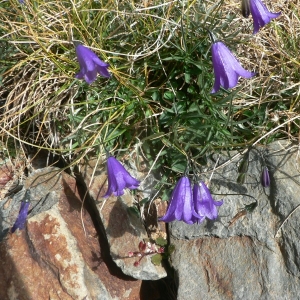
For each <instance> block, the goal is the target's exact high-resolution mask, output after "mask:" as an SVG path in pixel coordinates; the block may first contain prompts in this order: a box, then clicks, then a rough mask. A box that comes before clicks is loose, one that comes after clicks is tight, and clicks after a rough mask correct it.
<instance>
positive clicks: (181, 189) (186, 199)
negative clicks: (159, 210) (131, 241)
mask: <svg viewBox="0 0 300 300" xmlns="http://www.w3.org/2000/svg"><path fill="white" fill-rule="evenodd" d="M201 218H202V217H201V216H199V215H198V214H197V213H196V212H195V209H194V207H193V202H192V188H191V182H190V180H189V178H188V177H186V176H184V177H181V178H180V179H179V181H178V182H177V184H176V186H175V188H174V190H173V192H172V195H171V199H170V202H169V206H168V209H167V212H166V214H165V215H164V216H163V217H162V218H160V219H159V221H164V222H172V221H174V220H178V221H183V222H185V223H187V224H193V223H195V221H196V220H197V219H201Z"/></svg>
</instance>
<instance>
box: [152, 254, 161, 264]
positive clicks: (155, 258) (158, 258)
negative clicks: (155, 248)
mask: <svg viewBox="0 0 300 300" xmlns="http://www.w3.org/2000/svg"><path fill="white" fill-rule="evenodd" d="M161 261H162V256H161V254H159V253H156V254H154V255H153V256H152V257H151V262H152V263H153V264H154V265H155V266H159V265H160V264H161Z"/></svg>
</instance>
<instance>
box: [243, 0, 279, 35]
mask: <svg viewBox="0 0 300 300" xmlns="http://www.w3.org/2000/svg"><path fill="white" fill-rule="evenodd" d="M242 9H243V15H244V16H247V14H249V11H250V12H251V15H252V18H253V25H254V29H253V34H255V33H257V32H258V31H259V29H260V28H261V27H263V26H265V25H266V24H268V23H270V21H271V20H272V19H274V18H277V17H278V16H280V14H281V13H280V12H279V13H271V12H270V11H269V10H268V9H267V7H266V6H265V5H264V4H263V2H262V1H261V0H242ZM244 13H245V14H244Z"/></svg>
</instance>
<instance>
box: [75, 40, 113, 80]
mask: <svg viewBox="0 0 300 300" xmlns="http://www.w3.org/2000/svg"><path fill="white" fill-rule="evenodd" d="M76 54H77V59H78V61H79V65H80V71H79V73H77V74H76V75H75V77H76V78H78V79H84V80H85V81H86V82H87V83H88V84H91V83H93V82H94V81H95V80H96V78H97V73H99V74H100V75H102V76H104V77H107V78H108V77H110V73H109V72H108V70H107V68H108V67H109V64H107V63H105V62H103V61H102V60H101V59H100V58H99V57H98V56H97V55H96V54H95V53H94V52H93V51H92V50H90V49H89V48H87V47H85V46H83V45H80V44H77V45H76Z"/></svg>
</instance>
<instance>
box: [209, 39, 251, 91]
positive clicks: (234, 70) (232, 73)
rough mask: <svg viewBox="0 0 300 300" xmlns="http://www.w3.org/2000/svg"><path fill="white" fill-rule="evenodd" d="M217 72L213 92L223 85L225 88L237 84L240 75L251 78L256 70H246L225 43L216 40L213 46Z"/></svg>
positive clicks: (214, 66)
mask: <svg viewBox="0 0 300 300" xmlns="http://www.w3.org/2000/svg"><path fill="white" fill-rule="evenodd" d="M211 51H212V61H213V68H214V74H215V83H214V87H213V89H212V91H211V93H216V92H217V91H218V90H219V89H220V87H221V86H222V87H223V88H225V89H229V88H233V87H235V86H236V85H237V83H238V79H239V76H242V77H245V78H251V77H253V76H254V75H255V73H254V72H249V71H247V70H245V69H244V68H243V67H242V66H241V65H240V63H239V62H238V60H237V59H236V58H235V57H234V55H233V54H232V53H231V52H230V50H229V49H228V48H227V47H226V46H225V45H224V43H222V42H220V41H217V42H214V43H213V45H212V48H211Z"/></svg>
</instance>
